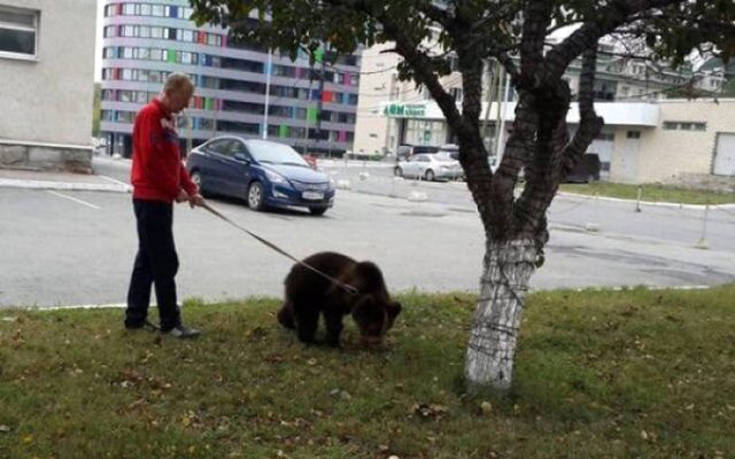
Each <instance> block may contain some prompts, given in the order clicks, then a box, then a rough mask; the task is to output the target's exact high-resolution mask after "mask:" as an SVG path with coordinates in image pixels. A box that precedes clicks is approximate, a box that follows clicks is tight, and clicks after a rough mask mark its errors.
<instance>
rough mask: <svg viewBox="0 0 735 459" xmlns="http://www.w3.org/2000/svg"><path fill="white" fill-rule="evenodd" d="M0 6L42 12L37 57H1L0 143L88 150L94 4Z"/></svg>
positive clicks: (76, 0) (58, 0)
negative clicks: (34, 143)
mask: <svg viewBox="0 0 735 459" xmlns="http://www.w3.org/2000/svg"><path fill="white" fill-rule="evenodd" d="M0 4H2V5H6V6H15V7H20V8H27V9H35V10H39V11H40V12H41V14H40V21H39V30H38V48H37V55H38V58H37V59H36V60H17V59H9V58H0V75H1V80H2V83H1V84H0V107H2V113H3V114H2V116H1V117H0V139H4V140H17V141H22V142H42V143H51V144H63V145H78V146H90V145H91V135H92V134H91V132H92V99H93V96H94V58H95V56H94V43H95V35H96V30H95V22H96V1H95V0H0Z"/></svg>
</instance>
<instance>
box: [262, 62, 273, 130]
mask: <svg viewBox="0 0 735 459" xmlns="http://www.w3.org/2000/svg"><path fill="white" fill-rule="evenodd" d="M271 73H273V51H272V50H271V49H270V48H268V63H267V64H266V66H265V75H266V76H265V111H264V112H263V140H266V139H268V102H269V100H270V92H271Z"/></svg>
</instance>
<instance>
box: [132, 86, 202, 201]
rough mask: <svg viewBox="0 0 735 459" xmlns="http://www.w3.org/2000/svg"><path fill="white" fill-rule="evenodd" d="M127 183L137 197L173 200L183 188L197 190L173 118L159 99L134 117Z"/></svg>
mask: <svg viewBox="0 0 735 459" xmlns="http://www.w3.org/2000/svg"><path fill="white" fill-rule="evenodd" d="M130 183H132V184H133V198H136V199H147V200H153V201H164V202H173V201H174V200H175V199H176V197H177V196H178V195H179V191H181V189H182V188H183V189H184V190H185V191H186V192H187V193H188V194H189V195H190V196H191V195H194V194H195V193H197V191H198V190H197V186H196V185H195V184H194V182H192V181H191V179H190V178H189V174H188V173H187V172H186V168H185V167H184V164H183V163H182V162H181V153H180V152H179V136H178V134H176V130H175V126H174V120H173V118H172V117H171V114H170V113H168V111H166V108H165V107H164V106H163V104H161V102H160V101H159V100H158V99H153V101H151V102H150V103H149V104H148V105H146V106H145V107H143V108H142V109H141V110H140V112H138V116H136V117H135V126H134V127H133V168H132V170H131V171H130Z"/></svg>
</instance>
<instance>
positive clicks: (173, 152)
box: [125, 73, 204, 338]
mask: <svg viewBox="0 0 735 459" xmlns="http://www.w3.org/2000/svg"><path fill="white" fill-rule="evenodd" d="M193 94H194V85H193V84H192V82H191V80H189V77H187V76H186V75H184V74H180V73H174V74H171V75H170V76H169V77H168V78H167V80H166V83H165V85H164V88H163V91H162V92H161V94H160V95H159V96H158V97H157V98H155V99H153V100H152V101H151V102H150V103H148V105H146V106H145V107H143V108H142V109H141V110H140V112H139V113H138V116H137V117H136V118H135V126H134V127H133V167H132V171H131V174H130V182H131V183H132V184H133V208H134V210H135V218H136V220H137V230H138V241H139V244H138V254H137V255H136V257H135V264H134V266H133V275H132V276H131V279H130V288H129V289H128V305H127V309H126V310H125V327H126V328H128V329H137V328H143V327H145V326H151V324H150V322H148V321H147V319H146V318H147V315H148V306H149V303H150V298H151V286H152V285H155V289H156V299H157V301H158V314H159V317H160V320H161V324H160V329H161V333H164V334H168V335H171V336H175V337H177V338H193V337H196V336H198V335H199V333H200V332H199V331H198V330H194V329H191V328H187V327H185V326H184V325H183V324H182V323H181V313H180V310H179V306H178V304H177V302H176V283H175V281H174V277H175V276H176V272H177V271H178V268H179V259H178V256H177V255H176V247H175V245H174V236H173V231H172V224H173V202H174V201H176V202H184V201H188V202H189V204H190V205H191V207H192V208H193V207H194V206H201V205H202V204H204V199H203V198H202V196H201V195H200V194H199V190H198V189H197V186H196V185H195V184H194V183H193V182H192V181H191V179H190V178H189V174H188V173H187V172H186V169H185V168H184V165H183V164H182V162H181V153H180V152H179V137H178V135H177V133H176V120H175V118H174V116H173V115H174V114H176V113H178V112H180V111H181V110H183V109H184V108H186V107H188V106H189V101H190V99H191V97H192V95H193Z"/></svg>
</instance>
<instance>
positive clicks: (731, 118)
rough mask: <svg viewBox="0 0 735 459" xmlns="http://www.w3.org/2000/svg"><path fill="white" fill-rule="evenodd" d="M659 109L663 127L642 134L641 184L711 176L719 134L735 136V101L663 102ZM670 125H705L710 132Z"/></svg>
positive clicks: (660, 122) (640, 152) (639, 177)
mask: <svg viewBox="0 0 735 459" xmlns="http://www.w3.org/2000/svg"><path fill="white" fill-rule="evenodd" d="M659 106H660V115H659V117H660V120H659V125H658V126H657V127H656V128H655V129H650V130H644V131H643V132H642V133H641V139H640V140H641V141H640V150H639V155H640V156H639V167H638V170H639V174H638V181H639V182H640V183H650V182H658V181H661V182H671V181H672V180H674V181H675V179H676V177H677V176H678V175H680V174H682V173H689V174H710V173H711V170H712V158H713V152H714V149H715V142H716V138H717V133H718V132H735V99H720V100H719V101H718V103H715V102H713V101H712V99H702V100H695V101H684V100H681V101H665V100H662V101H660V102H659ZM666 121H673V122H677V121H683V122H687V121H689V122H700V123H701V122H704V123H706V129H705V130H704V131H696V130H689V131H685V130H678V129H677V130H667V129H663V123H664V122H666ZM616 140H617V135H616ZM616 147H617V142H616Z"/></svg>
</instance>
